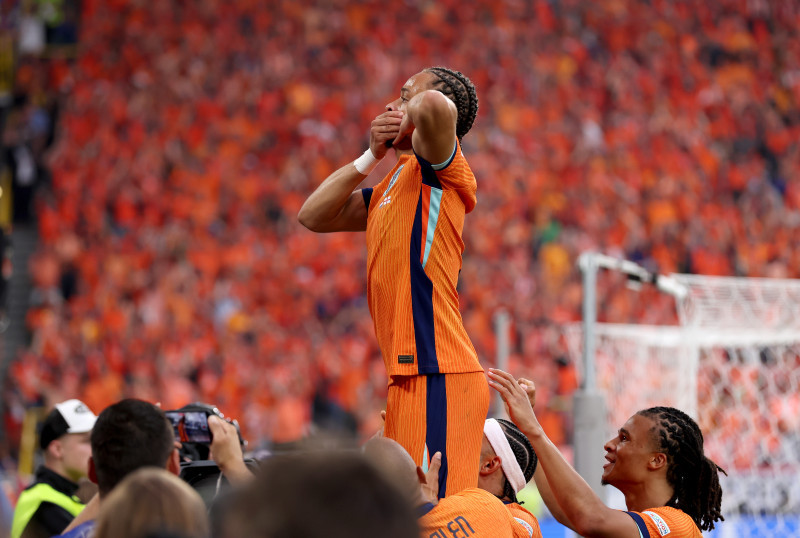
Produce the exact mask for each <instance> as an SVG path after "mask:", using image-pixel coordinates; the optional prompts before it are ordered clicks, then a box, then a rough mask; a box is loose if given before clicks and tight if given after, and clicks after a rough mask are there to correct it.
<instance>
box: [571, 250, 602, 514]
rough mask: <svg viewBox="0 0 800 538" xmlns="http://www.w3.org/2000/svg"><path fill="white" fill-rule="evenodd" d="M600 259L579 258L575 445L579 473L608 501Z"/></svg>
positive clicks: (584, 255) (587, 255) (574, 402)
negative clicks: (599, 349)
mask: <svg viewBox="0 0 800 538" xmlns="http://www.w3.org/2000/svg"><path fill="white" fill-rule="evenodd" d="M598 256H602V255H597V254H594V253H583V254H581V256H580V258H579V259H578V266H579V267H580V269H581V273H582V274H583V378H582V382H581V386H580V388H579V389H578V390H577V391H576V392H575V395H574V396H573V406H574V407H573V414H574V421H573V431H574V435H573V446H574V449H575V450H574V453H575V470H576V471H578V474H580V475H581V476H582V477H583V479H584V480H586V483H587V484H589V486H591V488H592V489H593V490H594V492H595V493H597V495H598V496H599V497H600V498H601V499H603V500H605V491H603V489H602V486H601V484H600V480H601V478H602V474H603V450H602V447H603V444H604V443H605V441H606V439H605V436H606V432H605V424H606V396H605V394H603V393H602V392H601V391H599V390H598V389H597V372H596V369H595V324H596V322H597V270H598V267H599V263H598V261H600V258H599V257H598Z"/></svg>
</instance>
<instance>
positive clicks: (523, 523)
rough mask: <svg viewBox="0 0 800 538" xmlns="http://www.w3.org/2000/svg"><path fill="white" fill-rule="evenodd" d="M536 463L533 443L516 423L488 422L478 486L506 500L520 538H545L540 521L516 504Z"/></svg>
mask: <svg viewBox="0 0 800 538" xmlns="http://www.w3.org/2000/svg"><path fill="white" fill-rule="evenodd" d="M536 463H537V458H536V452H534V451H533V447H532V446H531V443H530V441H528V438H527V437H525V434H524V433H522V431H520V429H519V428H517V426H516V425H515V424H514V423H513V422H510V421H508V420H504V419H501V418H498V419H493V418H490V419H486V422H485V423H484V425H483V446H482V447H481V466H480V470H479V471H478V487H479V488H481V489H485V490H486V491H488V492H489V493H492V494H493V495H494V496H495V497H497V498H498V499H500V500H501V501H503V504H505V505H506V508H507V509H508V511H509V512H510V513H511V516H512V517H513V518H514V519H516V520H517V523H519V526H518V527H515V528H514V531H515V536H519V537H520V538H542V531H541V529H539V520H537V519H536V516H534V515H533V514H531V513H530V512H528V511H527V510H525V509H524V508H523V507H522V506H520V504H519V502H518V501H517V493H519V492H520V490H522V488H524V487H525V485H526V484H527V483H528V482H529V481H530V479H531V478H533V473H534V471H536Z"/></svg>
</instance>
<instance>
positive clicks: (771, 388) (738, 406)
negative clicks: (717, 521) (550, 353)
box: [566, 275, 800, 537]
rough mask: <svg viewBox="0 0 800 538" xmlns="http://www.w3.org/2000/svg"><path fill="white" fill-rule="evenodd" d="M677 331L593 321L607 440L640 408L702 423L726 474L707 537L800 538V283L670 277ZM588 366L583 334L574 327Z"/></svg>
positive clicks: (573, 350)
mask: <svg viewBox="0 0 800 538" xmlns="http://www.w3.org/2000/svg"><path fill="white" fill-rule="evenodd" d="M670 276H671V278H673V279H675V280H676V281H677V282H678V283H679V284H680V285H682V286H684V288H685V291H686V293H685V294H684V295H682V297H681V298H679V299H677V300H676V301H677V310H678V318H679V320H680V326H646V325H618V324H603V323H598V324H596V325H595V335H596V344H595V345H596V353H595V368H596V376H597V386H598V388H600V389H601V390H603V391H604V392H605V395H606V397H607V409H608V420H607V428H608V432H607V433H608V438H610V437H611V436H612V435H613V434H614V432H616V430H617V428H618V427H619V426H621V425H622V424H623V423H624V422H625V421H626V420H627V419H628V417H630V416H631V415H632V414H634V413H635V412H636V411H638V410H639V409H643V408H646V407H651V406H655V405H669V406H674V407H677V408H679V409H682V410H684V411H686V412H687V413H689V414H690V415H691V416H693V417H694V418H695V419H696V420H697V421H698V423H699V424H700V427H701V428H702V430H703V432H704V434H705V450H706V454H707V455H708V456H709V457H710V458H711V459H712V460H714V461H715V462H716V463H717V464H719V465H720V466H721V467H722V468H723V469H725V470H726V471H727V472H728V476H727V477H725V476H721V477H720V478H721V482H722V487H723V513H724V515H725V518H726V521H725V522H724V523H723V524H721V525H719V529H718V530H715V531H714V532H712V533H710V534H709V535H710V536H725V537H727V536H736V537H746V536H754V537H755V536H800V280H778V279H755V278H730V277H707V276H697V275H670ZM566 336H567V342H568V345H569V349H570V355H571V357H572V359H573V361H574V362H575V363H576V364H579V365H581V364H582V361H581V360H580V357H581V353H582V348H583V339H582V327H581V326H580V325H577V324H576V325H573V326H569V327H567V328H566Z"/></svg>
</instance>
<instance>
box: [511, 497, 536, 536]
mask: <svg viewBox="0 0 800 538" xmlns="http://www.w3.org/2000/svg"><path fill="white" fill-rule="evenodd" d="M506 510H508V512H509V513H510V514H511V517H513V518H514V519H515V520H516V521H517V523H518V525H517V527H516V528H515V529H514V536H516V537H518V538H542V530H541V529H540V528H539V520H538V519H536V516H534V515H533V514H531V513H530V512H528V511H527V510H525V509H524V508H523V507H521V506H520V505H519V504H517V503H508V504H506Z"/></svg>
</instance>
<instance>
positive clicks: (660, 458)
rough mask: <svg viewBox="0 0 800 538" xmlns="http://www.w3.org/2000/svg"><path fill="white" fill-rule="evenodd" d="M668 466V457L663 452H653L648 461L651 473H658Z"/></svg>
mask: <svg viewBox="0 0 800 538" xmlns="http://www.w3.org/2000/svg"><path fill="white" fill-rule="evenodd" d="M666 466H667V455H666V454H664V453H663V452H653V454H652V455H651V456H650V459H649V460H648V461H647V468H648V469H649V470H651V471H658V470H659V469H663V468H665V467H666Z"/></svg>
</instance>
